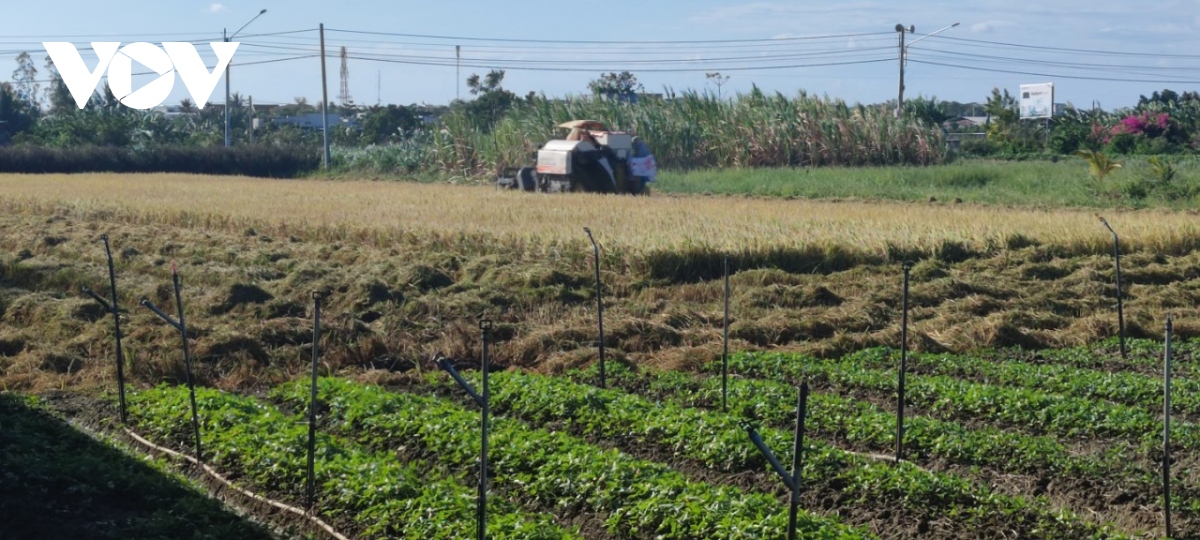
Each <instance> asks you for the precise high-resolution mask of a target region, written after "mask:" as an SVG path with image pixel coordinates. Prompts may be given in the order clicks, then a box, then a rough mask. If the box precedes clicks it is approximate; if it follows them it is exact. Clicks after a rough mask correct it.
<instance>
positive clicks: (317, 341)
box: [305, 292, 325, 509]
mask: <svg viewBox="0 0 1200 540" xmlns="http://www.w3.org/2000/svg"><path fill="white" fill-rule="evenodd" d="M324 297H325V295H324V294H322V293H319V292H317V293H313V345H312V396H311V397H310V398H309V400H308V483H307V486H305V487H306V490H307V492H308V508H309V509H312V507H313V503H314V499H315V496H316V471H315V466H316V450H317V364H318V361H319V360H320V358H321V300H322V299H323V298H324Z"/></svg>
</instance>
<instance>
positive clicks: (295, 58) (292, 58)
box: [33, 54, 320, 84]
mask: <svg viewBox="0 0 1200 540" xmlns="http://www.w3.org/2000/svg"><path fill="white" fill-rule="evenodd" d="M317 56H320V55H316V54H309V55H303V56H289V57H287V58H274V59H271V60H258V61H255V62H239V63H238V64H237V65H238V66H258V65H263V64H275V63H278V62H287V61H290V60H303V59H305V58H316V57H317ZM172 71H173V70H172ZM131 75H132V76H134V77H139V76H143V75H158V73H156V72H153V71H143V72H140V73H132V74H131ZM33 82H35V83H37V84H49V83H51V82H54V80H53V79H42V80H36V81H33Z"/></svg>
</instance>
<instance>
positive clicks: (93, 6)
mask: <svg viewBox="0 0 1200 540" xmlns="http://www.w3.org/2000/svg"><path fill="white" fill-rule="evenodd" d="M263 8H266V9H267V10H268V12H267V13H266V14H265V15H263V16H262V17H261V18H259V19H258V20H257V21H255V22H254V23H253V24H252V25H251V26H249V27H248V28H246V29H245V30H244V31H243V32H242V35H243V36H245V38H244V39H242V38H241V37H239V39H237V40H236V41H242V42H243V45H242V46H241V48H239V50H238V53H237V55H236V56H235V57H234V66H233V68H232V73H233V74H232V79H231V80H232V86H233V89H234V91H238V92H241V93H243V94H247V95H251V96H253V97H254V100H255V102H256V103H280V102H291V101H292V100H293V98H294V97H296V96H305V97H307V98H308V99H309V101H318V100H319V99H320V97H319V96H320V91H321V90H320V64H319V60H318V59H316V58H302V59H295V60H284V61H279V62H276V63H271V64H257V65H245V66H239V65H238V64H239V63H250V62H257V61H264V60H278V59H285V58H292V57H296V56H305V55H308V54H311V52H310V51H312V50H314V49H315V48H316V46H317V34H316V32H315V31H309V32H300V33H295V34H283V35H273V36H261V35H260V34H265V33H277V32H287V31H294V30H309V29H315V28H316V27H317V25H318V23H322V22H323V23H325V26H326V28H327V29H331V30H332V29H337V30H339V31H329V32H327V36H326V39H327V47H328V50H329V54H330V58H329V61H328V64H327V69H328V71H329V94H330V98H331V99H333V100H335V101H337V95H338V93H339V83H340V81H339V71H340V67H341V65H340V61H339V59H338V58H337V53H338V50H339V47H340V46H342V45H345V46H347V48H348V54H349V55H350V56H352V57H354V58H353V59H351V60H350V62H349V69H350V93H351V95H352V96H353V98H354V99H355V101H357V102H359V103H368V104H373V103H375V102H376V100H377V99H381V100H382V101H383V102H385V103H388V102H394V103H406V104H407V103H422V102H426V103H445V102H447V101H449V100H450V99H453V98H454V96H455V94H456V81H457V79H456V76H455V68H454V67H453V62H454V45H455V44H461V45H462V46H463V53H462V56H463V58H465V59H466V60H464V62H465V63H468V64H470V65H472V66H478V67H464V68H463V69H462V77H464V78H465V77H466V76H467V75H468V74H470V73H472V72H484V71H486V67H484V66H500V67H508V68H509V69H508V76H507V77H506V79H505V87H506V88H508V89H510V90H513V91H515V92H517V93H519V94H524V93H526V92H528V91H538V92H545V93H546V94H548V95H564V94H569V93H581V92H584V91H586V85H587V82H588V81H589V80H591V79H593V78H595V77H596V76H597V75H598V74H599V73H600V72H601V71H608V70H616V69H628V70H630V71H633V72H634V73H635V74H636V75H638V77H639V79H640V80H641V82H642V83H643V84H644V85H645V87H646V89H647V90H648V91H661V90H662V88H663V87H664V86H670V87H673V88H675V89H676V90H682V89H686V88H695V89H705V88H707V89H709V90H711V91H713V92H715V91H716V87H715V86H713V85H711V84H708V81H707V80H706V77H705V72H707V71H722V73H723V74H725V75H728V76H729V79H728V82H727V83H726V84H725V86H724V88H723V90H722V91H723V92H724V93H730V92H737V91H746V90H748V89H749V88H750V85H751V84H752V83H755V84H757V85H758V86H759V87H761V88H763V89H764V90H768V91H781V92H783V93H785V94H794V93H795V92H797V91H799V90H801V89H803V90H806V91H808V92H809V93H815V94H820V95H829V96H831V97H838V98H842V99H845V100H847V101H850V102H859V101H861V102H866V103H872V102H879V101H883V100H886V99H891V98H894V97H895V95H896V87H897V78H898V65H897V63H898V62H897V59H896V58H897V53H896V49H897V47H896V39H897V34H896V32H895V30H894V27H895V25H896V24H897V23H902V24H904V25H905V26H908V25H913V26H915V27H916V33H915V34H913V35H911V36H909V38H908V39H909V40H910V41H911V40H912V39H916V38H917V37H920V36H921V35H924V34H926V33H928V32H932V31H934V30H937V29H939V28H942V27H944V26H947V25H950V24H952V23H954V22H959V23H961V24H960V25H959V26H958V27H956V28H953V29H950V30H947V31H945V32H942V33H941V34H939V35H938V36H934V37H931V38H928V39H925V40H922V41H921V42H920V43H917V44H915V45H913V46H912V48H911V49H910V50H909V59H910V62H909V63H908V65H907V68H906V70H907V81H906V83H907V89H906V92H905V95H906V97H908V98H911V97H914V96H917V95H925V96H931V95H936V96H937V97H939V98H942V99H952V100H956V101H982V100H983V99H984V98H985V97H986V95H987V94H988V93H989V92H990V91H991V89H992V88H993V87H1001V88H1006V89H1009V91H1010V92H1012V93H1014V94H1015V93H1016V92H1017V89H1018V85H1020V84H1022V83H1040V82H1054V83H1055V85H1056V91H1057V97H1056V101H1059V102H1073V103H1075V104H1076V105H1078V106H1091V104H1092V103H1093V101H1098V102H1099V103H1100V104H1101V105H1102V106H1103V107H1105V108H1112V107H1117V106H1128V105H1132V104H1134V103H1135V102H1136V101H1137V97H1138V95H1139V94H1149V93H1150V92H1152V91H1154V90H1159V89H1162V88H1164V87H1169V88H1172V89H1174V90H1177V91H1182V90H1192V91H1197V90H1200V84H1198V82H1200V0H1165V1H1158V2H1147V3H1141V2H1131V1H1128V0H1123V1H1115V0H1092V1H1089V2H1079V1H1053V2H1051V1H1043V2H1013V1H1011V0H1008V1H998V0H985V1H973V2H972V1H965V0H959V1H945V0H909V1H904V2H898V1H877V0H845V1H829V0H823V1H812V0H810V1H806V2H785V1H750V2H747V1H718V0H693V1H686V2H685V1H680V0H656V1H653V2H651V1H650V0H643V1H637V2H635V1H627V0H608V1H606V2H561V1H555V2H548V1H541V0H526V1H521V2H508V3H502V2H497V1H488V2H485V1H478V0H474V1H468V0H439V1H437V2H414V1H389V2H383V1H370V2H368V1H343V2H340V3H339V4H333V3H330V2H327V1H317V0H293V1H284V0H220V1H212V0H205V1H194V0H171V1H169V2H162V1H153V2H151V1H146V0H143V1H132V0H116V1H106V2H102V3H97V2H94V1H85V0H58V1H56V2H52V3H47V4H41V3H39V2H20V3H16V2H11V3H9V5H6V6H5V16H4V18H3V20H2V21H0V50H2V51H3V55H0V70H3V73H0V77H2V78H4V79H8V78H9V77H8V76H7V75H8V74H9V73H10V72H11V71H12V69H13V67H15V63H14V58H15V52H16V51H19V50H29V51H31V53H33V55H34V57H35V58H36V59H37V63H38V66H39V68H40V67H41V65H42V63H43V62H42V59H43V58H44V57H45V52H44V50H43V49H42V48H41V45H40V42H41V41H72V42H75V43H77V44H81V45H86V43H87V42H89V41H123V42H131V41H150V42H160V41H179V40H194V41H197V42H200V41H206V40H219V39H220V33H221V29H222V28H223V27H228V28H229V29H230V31H232V30H234V29H236V28H237V27H239V26H241V25H242V24H243V23H245V22H246V21H248V20H250V19H251V18H252V17H253V16H254V15H255V14H257V13H258V11H259V10H260V9H263ZM344 30H353V31H355V32H375V33H374V34H372V33H350V32H345V31H344ZM385 34H389V35H385ZM392 34H408V35H392ZM851 34H853V36H848V35H851ZM413 35H422V36H453V37H456V38H461V39H440V38H434V37H414V36H413ZM820 36H843V37H820ZM810 37H819V39H798V38H810ZM465 38H474V39H465ZM480 38H489V39H490V38H497V39H504V40H547V41H558V43H528V42H519V41H484V40H481V39H480ZM684 40H686V41H703V42H704V43H691V44H681V43H665V44H664V43H561V41H616V42H632V41H640V42H646V41H684ZM729 40H773V41H740V42H734V41H729ZM963 40H971V41H963ZM1013 45H1020V46H1013ZM1047 47H1054V48H1059V49H1076V50H1074V51H1061V50H1048V49H1047ZM200 49H201V51H202V52H206V51H205V49H207V47H205V46H201V47H200ZM1112 52H1119V53H1123V54H1111V53H1112ZM211 56H212V55H211V54H209V55H208V57H210V58H211ZM84 58H85V61H86V62H88V64H89V65H91V64H92V63H93V62H94V59H93V58H94V57H89V56H88V55H87V54H85V55H84ZM366 58H372V59H374V60H367V59H366ZM714 58H720V59H724V60H711V59H714ZM378 60H386V61H378ZM706 60H711V61H708V63H704V61H706ZM397 62H418V63H425V64H429V63H432V64H441V65H416V64H413V63H397ZM856 62H863V63H856ZM814 64H838V65H826V66H815V65H814ZM935 64H948V65H935ZM209 65H210V66H211V65H212V64H211V62H210V64H209ZM529 66H537V67H543V68H549V69H547V70H538V71H534V70H523V69H517V68H518V67H529ZM780 66H797V67H787V68H783V69H764V68H765V67H780ZM798 66H807V67H798ZM951 66H954V67H951ZM562 69H581V70H583V71H561V70H562ZM652 69H692V70H695V71H692V72H669V71H652ZM135 71H137V68H136V67H135ZM1004 71H1022V72H1026V73H1028V74H1018V73H1006V72H1004ZM1068 76H1078V77H1093V78H1101V79H1129V81H1128V82H1119V81H1106V80H1086V79H1071V78H1068ZM148 81H149V78H145V77H143V78H142V80H141V81H140V82H148ZM1147 81H1173V82H1147ZM138 84H139V82H135V88H136V87H137V85H138ZM377 85H378V86H377ZM222 89H223V84H222V85H221V86H218V90H217V91H216V92H214V94H213V100H214V101H216V100H219V99H221V95H222ZM461 92H462V95H463V96H464V97H466V96H467V93H466V90H465V87H464V88H463V89H462V90H461ZM186 96H187V94H186V89H185V88H184V85H183V84H182V83H181V82H176V84H175V90H174V93H173V94H172V99H173V100H174V101H178V99H181V98H183V97H186Z"/></svg>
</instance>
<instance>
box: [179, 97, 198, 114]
mask: <svg viewBox="0 0 1200 540" xmlns="http://www.w3.org/2000/svg"><path fill="white" fill-rule="evenodd" d="M179 112H181V113H184V114H191V113H194V112H196V104H195V103H193V102H192V99H191V98H183V100H181V101H180V102H179Z"/></svg>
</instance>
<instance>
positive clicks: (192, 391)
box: [140, 263, 204, 462]
mask: <svg viewBox="0 0 1200 540" xmlns="http://www.w3.org/2000/svg"><path fill="white" fill-rule="evenodd" d="M171 280H172V282H173V283H174V285H175V307H176V309H177V310H178V313H179V321H178V322H176V321H175V320H174V319H172V318H171V316H170V315H167V314H166V313H163V311H162V310H161V309H158V307H156V306H155V305H154V304H153V303H151V302H150V299H148V298H146V297H142V300H141V302H140V303H141V304H142V305H143V306H145V307H147V308H149V309H150V311H153V312H154V314H155V315H158V317H159V318H160V319H162V320H164V321H166V322H167V324H169V325H171V326H174V327H175V329H176V330H179V335H180V336H182V337H183V362H184V365H185V368H186V369H187V385H188V393H189V397H190V399H191V403H192V430H193V431H194V432H195V434H196V460H197V461H201V462H202V461H204V452H203V449H202V448H201V446H200V416H199V415H198V414H197V413H196V385H195V383H194V382H193V381H192V353H191V350H190V349H189V348H188V335H187V320H186V319H184V316H183V297H182V296H181V295H180V293H179V290H180V289H181V288H182V287H181V286H180V284H179V271H178V269H176V267H175V264H174V263H172V264H171Z"/></svg>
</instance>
